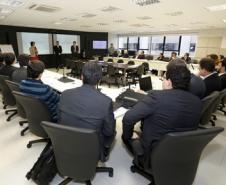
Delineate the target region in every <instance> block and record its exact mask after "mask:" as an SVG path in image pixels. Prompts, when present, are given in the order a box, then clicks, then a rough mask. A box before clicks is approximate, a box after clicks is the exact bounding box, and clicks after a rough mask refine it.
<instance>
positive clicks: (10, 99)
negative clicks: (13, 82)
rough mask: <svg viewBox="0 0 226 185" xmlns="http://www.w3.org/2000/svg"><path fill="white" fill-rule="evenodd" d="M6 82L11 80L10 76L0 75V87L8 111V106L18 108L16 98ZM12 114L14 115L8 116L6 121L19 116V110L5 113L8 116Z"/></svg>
mask: <svg viewBox="0 0 226 185" xmlns="http://www.w3.org/2000/svg"><path fill="white" fill-rule="evenodd" d="M6 80H9V77H8V76H3V75H0V87H1V90H2V96H3V104H4V109H6V108H7V106H16V99H15V98H14V96H13V94H12V92H11V90H10V88H9V87H8V85H7V84H6ZM10 112H12V114H10V115H9V116H8V118H7V119H6V121H10V120H11V118H12V117H13V116H14V115H16V114H17V109H9V110H6V111H5V113H6V114H8V113H10Z"/></svg>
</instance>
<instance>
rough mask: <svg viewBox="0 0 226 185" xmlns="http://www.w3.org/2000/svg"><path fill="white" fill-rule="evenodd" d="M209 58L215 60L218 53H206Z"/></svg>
mask: <svg viewBox="0 0 226 185" xmlns="http://www.w3.org/2000/svg"><path fill="white" fill-rule="evenodd" d="M208 56H209V57H210V58H211V59H213V60H214V61H215V62H216V61H217V60H218V55H216V54H210V55H208Z"/></svg>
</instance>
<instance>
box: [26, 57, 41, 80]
mask: <svg viewBox="0 0 226 185" xmlns="http://www.w3.org/2000/svg"><path fill="white" fill-rule="evenodd" d="M44 69H45V65H44V63H43V62H42V61H40V60H34V61H31V62H30V63H29V64H28V66H27V77H28V78H32V79H36V78H38V77H39V75H40V74H42V73H43V71H44Z"/></svg>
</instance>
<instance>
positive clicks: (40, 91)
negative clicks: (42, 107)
mask: <svg viewBox="0 0 226 185" xmlns="http://www.w3.org/2000/svg"><path fill="white" fill-rule="evenodd" d="M20 90H21V92H23V93H26V94H29V95H33V96H36V97H38V98H39V99H40V100H41V101H42V102H43V103H45V104H46V105H47V107H48V109H49V111H50V114H51V117H52V121H53V122H57V118H58V115H57V112H58V110H57V106H58V102H59V99H60V96H59V94H57V93H56V92H55V91H53V89H52V88H51V87H49V86H48V85H45V84H43V83H42V81H41V80H34V79H27V80H22V81H21V83H20Z"/></svg>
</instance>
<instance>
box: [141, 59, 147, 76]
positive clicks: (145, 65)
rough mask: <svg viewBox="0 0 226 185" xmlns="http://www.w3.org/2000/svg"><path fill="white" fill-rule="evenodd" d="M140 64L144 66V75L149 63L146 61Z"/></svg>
mask: <svg viewBox="0 0 226 185" xmlns="http://www.w3.org/2000/svg"><path fill="white" fill-rule="evenodd" d="M142 65H143V66H144V73H143V74H144V75H145V74H147V72H148V71H149V64H148V63H147V62H143V63H142Z"/></svg>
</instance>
